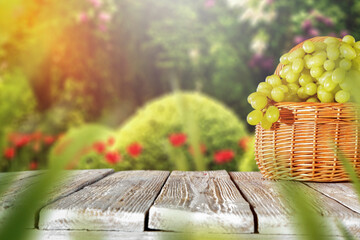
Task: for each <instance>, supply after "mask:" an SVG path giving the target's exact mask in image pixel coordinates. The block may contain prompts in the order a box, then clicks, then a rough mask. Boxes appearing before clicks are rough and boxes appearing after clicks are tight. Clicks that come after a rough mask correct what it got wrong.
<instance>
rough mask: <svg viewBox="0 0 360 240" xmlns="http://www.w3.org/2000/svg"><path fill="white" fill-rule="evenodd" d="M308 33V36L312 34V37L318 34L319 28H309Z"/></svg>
mask: <svg viewBox="0 0 360 240" xmlns="http://www.w3.org/2000/svg"><path fill="white" fill-rule="evenodd" d="M308 34H309V35H310V36H313V37H315V36H318V35H319V30H318V29H316V28H311V29H309V31H308Z"/></svg>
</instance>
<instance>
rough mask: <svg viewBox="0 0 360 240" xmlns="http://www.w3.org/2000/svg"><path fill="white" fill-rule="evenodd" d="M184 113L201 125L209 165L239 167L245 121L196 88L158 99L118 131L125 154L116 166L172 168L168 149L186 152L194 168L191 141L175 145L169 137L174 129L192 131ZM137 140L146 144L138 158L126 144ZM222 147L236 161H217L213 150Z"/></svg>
mask: <svg viewBox="0 0 360 240" xmlns="http://www.w3.org/2000/svg"><path fill="white" fill-rule="evenodd" d="M179 101H181V102H179ZM180 106H182V108H183V110H181V109H180ZM183 114H187V116H192V117H191V118H192V119H193V120H194V122H195V124H196V125H197V128H198V133H199V142H200V143H202V144H205V145H206V149H207V151H206V153H205V156H204V158H203V160H204V161H205V164H206V166H207V168H208V169H223V168H226V169H232V170H234V169H237V164H238V163H239V162H241V161H242V157H243V154H244V151H243V150H242V149H241V148H240V147H239V146H238V141H239V140H240V139H241V138H242V137H244V136H246V135H247V131H246V129H245V127H244V125H243V123H242V122H241V121H239V120H238V118H237V117H236V116H235V115H234V113H233V112H232V111H230V110H229V109H228V108H227V107H225V106H224V105H223V104H221V103H220V102H218V101H216V100H213V99H211V98H209V97H207V96H205V95H203V94H200V93H195V92H194V93H192V92H186V93H175V94H170V95H166V96H164V97H161V98H159V99H155V100H153V101H152V102H150V103H148V104H147V105H146V106H145V107H143V108H141V109H140V110H139V111H138V112H137V113H136V114H135V115H134V116H133V117H132V118H130V119H129V121H127V122H126V123H125V124H124V125H123V126H122V127H121V128H120V130H119V131H118V135H117V138H118V144H117V145H118V148H119V149H120V152H121V153H123V154H124V156H123V162H121V163H120V164H119V165H118V166H117V169H172V168H174V165H172V164H171V162H170V161H169V158H168V154H169V153H170V154H171V155H172V156H177V157H180V156H184V157H185V158H186V159H187V161H188V165H189V166H190V168H191V169H194V168H195V167H194V165H192V164H193V163H192V159H193V157H192V155H191V154H190V153H189V152H188V147H189V145H188V144H186V145H185V146H181V147H178V148H176V147H174V146H172V145H171V144H170V143H169V141H168V137H169V135H170V134H172V133H179V132H182V133H186V134H187V135H188V136H190V135H191V134H192V133H191V132H188V129H187V128H186V127H185V124H186V123H185V122H184V121H185V118H184V116H183ZM134 142H137V143H140V144H141V145H142V146H143V152H142V154H141V155H140V156H138V157H137V158H134V157H131V156H129V155H128V154H125V153H126V148H127V146H129V145H130V144H132V143H134ZM223 149H231V150H232V151H234V152H235V158H236V161H232V162H230V163H227V164H224V165H220V166H219V165H216V164H215V163H214V162H213V154H214V153H215V152H217V151H219V150H223ZM175 161H176V160H175Z"/></svg>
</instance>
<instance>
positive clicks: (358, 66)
mask: <svg viewBox="0 0 360 240" xmlns="http://www.w3.org/2000/svg"><path fill="white" fill-rule="evenodd" d="M351 65H352V68H353V69H355V70H360V56H357V57H356V58H354V59H353V60H352V64H351Z"/></svg>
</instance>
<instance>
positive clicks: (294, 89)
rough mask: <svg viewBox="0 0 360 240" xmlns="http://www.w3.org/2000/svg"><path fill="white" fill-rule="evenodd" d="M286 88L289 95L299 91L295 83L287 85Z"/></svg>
mask: <svg viewBox="0 0 360 240" xmlns="http://www.w3.org/2000/svg"><path fill="white" fill-rule="evenodd" d="M287 86H288V89H289V93H290V95H294V94H296V93H297V90H298V89H299V85H297V84H296V83H289V84H288V85H287Z"/></svg>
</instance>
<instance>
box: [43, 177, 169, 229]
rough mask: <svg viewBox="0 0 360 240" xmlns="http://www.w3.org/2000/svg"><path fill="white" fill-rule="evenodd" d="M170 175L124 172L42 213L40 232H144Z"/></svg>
mask: <svg viewBox="0 0 360 240" xmlns="http://www.w3.org/2000/svg"><path fill="white" fill-rule="evenodd" d="M168 175H169V172H167V171H124V172H117V173H114V174H112V175H110V176H108V177H106V178H104V179H102V180H101V181H98V182H96V183H95V184H92V185H89V186H87V187H85V188H84V189H82V190H80V191H78V192H76V193H74V194H72V195H70V196H68V197H66V198H62V199H60V200H58V201H56V202H54V203H53V204H50V205H49V206H47V207H45V208H44V209H42V210H41V211H40V219H39V228H40V229H46V230H49V229H84V230H85V229H86V230H114V231H115V230H116V231H144V228H145V216H146V214H147V212H148V210H149V208H150V206H151V205H152V203H153V202H154V200H155V198H156V196H157V195H158V193H159V192H160V189H161V187H162V185H163V184H164V182H165V180H166V178H167V177H168Z"/></svg>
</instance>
